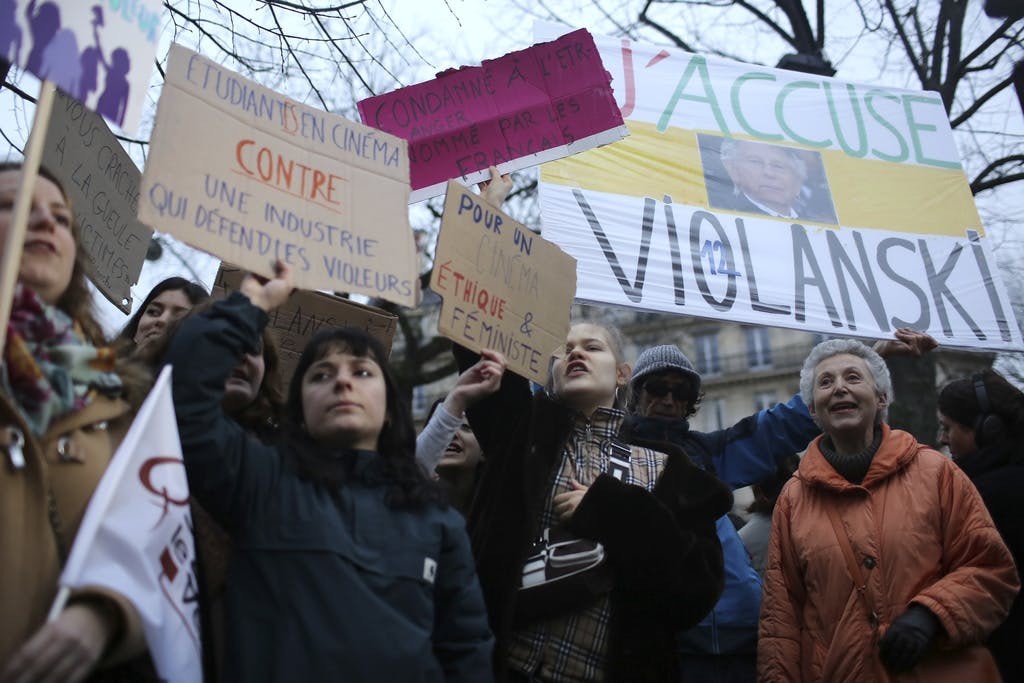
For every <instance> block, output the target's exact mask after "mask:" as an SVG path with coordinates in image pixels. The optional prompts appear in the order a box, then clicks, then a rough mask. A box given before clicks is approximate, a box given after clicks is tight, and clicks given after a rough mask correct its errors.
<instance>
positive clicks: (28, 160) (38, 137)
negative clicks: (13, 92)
mask: <svg viewBox="0 0 1024 683" xmlns="http://www.w3.org/2000/svg"><path fill="white" fill-rule="evenodd" d="M55 92H56V86H54V84H53V82H52V81H48V80H44V81H43V82H42V85H41V86H40V88H39V99H38V101H37V102H36V114H35V119H34V120H33V121H32V132H31V133H29V136H28V144H27V145H25V159H24V161H22V164H21V186H20V187H18V195H17V197H16V198H15V200H14V212H13V214H12V215H11V225H10V229H8V231H7V238H6V239H5V240H4V244H3V257H2V260H0V358H2V354H3V350H4V345H5V344H6V343H7V322H8V321H9V320H10V318H11V301H12V299H13V298H14V285H15V283H16V282H17V281H18V271H19V270H20V269H21V252H22V249H23V248H24V246H25V233H26V232H27V230H28V215H29V209H30V208H31V207H32V193H33V192H34V191H35V187H36V177H37V176H38V175H39V163H40V161H42V158H43V141H44V140H45V139H46V129H47V127H48V126H49V123H50V112H51V111H52V110H53V100H54V93H55Z"/></svg>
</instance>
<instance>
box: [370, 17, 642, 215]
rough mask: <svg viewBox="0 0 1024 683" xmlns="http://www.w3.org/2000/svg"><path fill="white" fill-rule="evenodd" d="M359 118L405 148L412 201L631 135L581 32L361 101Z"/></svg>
mask: <svg viewBox="0 0 1024 683" xmlns="http://www.w3.org/2000/svg"><path fill="white" fill-rule="evenodd" d="M359 115H360V116H361V117H362V119H363V122H364V123H366V124H367V125H370V126H373V127H374V128H379V129H381V130H384V131H387V132H389V133H393V134H394V135H398V136H400V137H402V138H404V139H406V140H408V141H409V161H410V165H411V173H410V175H411V180H412V190H413V192H412V195H411V198H410V200H411V201H419V200H421V199H427V198H429V197H434V196H436V195H439V194H441V193H443V192H444V191H445V188H446V183H447V181H448V179H449V178H462V180H463V181H464V182H467V183H470V182H476V181H478V180H485V179H486V178H487V177H488V176H487V168H488V166H497V167H498V169H499V170H500V171H501V172H502V173H510V172H512V171H515V170H518V169H520V168H526V167H528V166H536V165H537V164H540V163H543V162H545V161H551V160H553V159H560V158H562V157H565V156H568V155H570V154H576V153H577V152H580V151H583V150H585V149H590V148H593V147H596V146H598V145H605V144H608V143H610V142H614V141H616V140H620V139H622V138H623V137H625V136H626V135H628V134H629V132H628V131H627V130H626V128H625V126H624V125H623V122H622V115H621V114H620V113H619V108H618V106H617V105H616V104H615V98H614V97H613V95H612V89H611V85H610V83H609V75H608V72H607V71H606V70H605V67H604V65H603V64H602V63H601V56H600V55H599V53H598V51H597V49H596V48H595V46H594V38H593V37H592V36H591V35H590V34H589V33H588V32H587V31H585V30H582V29H581V30H578V31H574V32H573V33H570V34H568V35H565V36H562V37H560V38H557V39H556V40H553V41H551V42H549V43H541V44H538V45H534V46H532V47H529V48H527V49H525V50H520V51H518V52H512V53H509V54H507V55H505V56H504V57H499V58H498V59H490V60H484V62H483V64H482V65H481V66H464V67H462V68H460V69H452V70H449V71H445V72H443V73H441V74H439V75H438V76H437V78H435V79H434V80H432V81H427V82H425V83H419V84H417V85H412V86H409V87H406V88H401V89H399V90H396V91H394V92H391V93H387V94H384V95H378V96H376V97H370V98H367V99H365V100H362V101H361V102H359Z"/></svg>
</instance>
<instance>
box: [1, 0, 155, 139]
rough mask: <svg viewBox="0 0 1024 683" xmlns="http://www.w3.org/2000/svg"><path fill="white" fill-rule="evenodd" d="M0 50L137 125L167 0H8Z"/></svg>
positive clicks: (106, 113) (130, 126) (115, 119)
mask: <svg viewBox="0 0 1024 683" xmlns="http://www.w3.org/2000/svg"><path fill="white" fill-rule="evenodd" d="M2 5H3V7H4V8H5V9H4V10H2V11H0V26H3V28H2V29H0V57H2V58H5V59H7V60H9V61H11V62H13V63H14V64H17V65H18V66H20V67H21V68H23V69H25V70H26V71H30V72H32V73H33V74H35V75H36V76H38V77H39V78H41V79H45V80H48V81H52V82H53V83H54V84H56V86H57V87H58V88H60V89H61V90H63V91H64V92H66V93H68V94H69V95H71V96H72V97H74V98H75V99H76V100H78V101H79V102H83V103H85V105H86V106H88V107H89V108H90V109H92V110H94V111H95V112H96V113H98V114H100V115H102V116H103V117H104V118H106V119H107V120H108V121H111V122H112V123H115V124H117V125H118V126H120V127H121V128H122V129H124V130H126V131H135V130H136V128H137V127H138V124H139V118H140V116H141V115H142V106H143V104H144V102H145V94H146V88H147V87H149V76H150V74H151V73H152V71H153V58H154V56H155V55H156V46H157V40H158V38H159V37H160V23H161V19H162V17H163V11H164V3H163V2H161V1H160V0H132V2H89V1H88V0H44V1H42V2H40V1H38V0H13V1H11V0H8V1H7V2H4V3H2Z"/></svg>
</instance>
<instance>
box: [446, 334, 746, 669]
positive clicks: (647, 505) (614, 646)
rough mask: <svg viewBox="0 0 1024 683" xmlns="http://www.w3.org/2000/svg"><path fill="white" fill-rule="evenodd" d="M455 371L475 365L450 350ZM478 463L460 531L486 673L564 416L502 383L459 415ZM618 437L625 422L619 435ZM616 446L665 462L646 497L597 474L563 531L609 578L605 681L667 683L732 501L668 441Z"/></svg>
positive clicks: (517, 381)
mask: <svg viewBox="0 0 1024 683" xmlns="http://www.w3.org/2000/svg"><path fill="white" fill-rule="evenodd" d="M456 358H457V360H458V361H459V366H460V369H461V370H464V369H466V368H468V367H469V366H470V365H472V364H473V363H474V362H475V361H476V356H475V355H474V354H472V353H470V352H468V351H466V350H465V349H461V348H458V347H457V348H456ZM468 417H469V422H470V425H471V426H472V427H473V432H474V433H475V434H476V436H477V439H478V440H479V441H480V445H481V447H482V448H483V452H484V455H485V458H486V460H485V462H484V464H483V469H482V472H481V476H480V483H479V488H478V490H477V492H476V495H475V497H474V502H473V506H472V508H471V511H470V516H469V531H470V537H471V541H472V544H473V550H474V556H475V558H476V561H477V573H478V575H479V577H480V583H481V587H482V588H483V591H484V600H485V602H486V603H487V607H488V614H489V617H490V621H491V628H492V629H493V631H494V633H495V636H496V638H497V648H496V655H497V662H496V664H497V668H498V670H499V671H501V670H503V668H504V662H503V659H502V654H503V653H504V650H505V648H506V647H507V645H508V641H509V638H510V636H511V635H512V633H513V631H514V628H515V623H516V614H515V609H516V592H517V589H518V586H519V581H520V575H521V570H522V567H523V563H524V560H525V558H526V556H527V553H528V550H529V548H530V545H531V543H532V541H533V540H534V539H535V538H537V536H538V534H539V532H540V529H538V528H536V527H537V525H538V523H539V522H538V520H539V517H540V514H539V513H540V510H541V509H542V506H543V504H544V502H545V501H546V497H547V496H549V495H550V494H551V480H552V477H553V475H554V472H555V470H556V468H557V467H558V466H559V464H560V461H561V454H562V449H563V446H564V445H565V443H566V440H567V439H568V437H569V434H570V431H571V429H572V419H573V416H572V415H571V414H570V412H569V410H568V409H567V408H566V407H565V406H563V405H561V404H558V403H555V402H554V401H552V400H551V399H549V398H548V397H546V396H544V395H543V394H539V395H535V396H533V395H531V393H530V386H529V383H528V382H527V381H526V380H525V379H523V378H522V377H518V376H516V375H513V374H511V373H507V374H506V375H505V377H504V378H503V379H502V383H501V388H500V389H499V390H498V392H496V393H495V394H493V395H492V396H489V397H488V398H486V399H484V400H482V401H480V402H479V403H478V404H477V405H476V406H474V407H473V408H471V409H470V410H469V412H468ZM626 427H628V424H627V425H626ZM620 436H621V438H622V439H623V440H624V441H626V442H628V443H632V444H634V445H638V446H645V447H647V448H652V449H654V450H657V451H661V452H663V453H665V454H667V455H668V458H667V459H666V465H665V470H664V471H663V472H662V474H661V476H660V477H659V478H658V482H657V484H656V486H655V489H654V491H653V493H651V492H648V491H647V490H646V489H644V488H642V487H639V486H634V485H630V484H624V483H622V482H620V481H618V480H616V479H614V478H612V477H611V476H609V475H607V474H604V475H601V476H600V477H598V478H597V480H595V482H594V483H593V484H592V485H591V487H590V489H589V490H588V492H587V494H586V496H584V498H583V500H582V502H581V503H580V505H579V507H577V509H576V512H575V514H574V515H573V518H572V521H571V527H572V530H573V531H574V532H575V533H577V534H579V535H580V536H583V537H587V538H592V539H594V540H597V541H600V542H601V543H602V544H604V546H605V550H606V552H607V554H608V557H609V562H610V564H611V566H612V567H613V569H614V583H613V588H612V592H611V594H610V603H611V624H610V630H609V637H608V661H609V667H610V670H609V671H608V672H606V673H607V675H608V679H609V680H611V681H638V682H639V681H676V680H678V661H677V659H676V656H675V640H674V634H675V633H676V632H677V631H679V630H682V629H685V628H688V627H690V626H693V625H694V624H696V623H697V622H698V621H700V619H701V618H702V617H703V616H704V615H705V614H707V612H708V611H709V610H710V609H711V608H712V606H713V605H714V604H715V602H716V601H717V599H718V596H719V594H720V593H721V590H722V581H723V566H722V550H721V546H720V545H719V542H718V538H717V535H716V533H715V520H716V519H717V518H718V517H720V516H722V515H723V514H725V513H726V512H727V511H728V510H729V508H730V506H731V502H732V495H731V493H730V492H729V490H728V489H727V488H726V487H725V486H723V485H722V484H721V483H720V482H719V481H718V480H717V479H716V478H715V477H714V476H712V475H709V474H705V473H704V472H702V471H701V470H700V469H698V468H696V467H694V466H693V465H692V464H691V463H690V461H689V459H688V458H687V457H686V455H685V454H684V453H683V452H682V451H681V450H679V449H678V448H677V447H675V446H673V445H671V444H668V443H652V442H644V441H641V440H637V439H632V438H630V434H629V433H628V429H625V428H624V431H623V433H622V434H621V435H620Z"/></svg>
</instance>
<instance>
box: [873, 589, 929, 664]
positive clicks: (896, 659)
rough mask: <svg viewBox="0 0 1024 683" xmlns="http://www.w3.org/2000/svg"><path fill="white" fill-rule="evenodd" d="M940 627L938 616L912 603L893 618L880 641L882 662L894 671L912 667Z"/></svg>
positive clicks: (919, 659)
mask: <svg viewBox="0 0 1024 683" xmlns="http://www.w3.org/2000/svg"><path fill="white" fill-rule="evenodd" d="M941 626H942V624H941V623H939V619H938V617H936V616H935V615H934V614H932V613H931V611H929V610H928V609H927V608H926V607H922V606H921V605H911V606H910V607H909V608H907V611H906V612H904V613H903V614H901V615H900V616H898V617H896V619H894V620H893V622H892V624H891V625H890V626H889V630H888V631H886V633H885V635H884V636H882V639H881V640H880V641H878V655H879V657H881V658H882V663H883V664H885V666H886V668H888V669H889V670H890V671H892V672H893V673H900V672H902V671H909V670H910V669H913V668H914V666H916V665H917V663H918V662H919V661H921V657H923V656H924V653H925V652H926V651H927V650H928V646H929V645H931V644H932V641H933V640H935V636H937V635H938V633H939V629H940V628H941Z"/></svg>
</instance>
